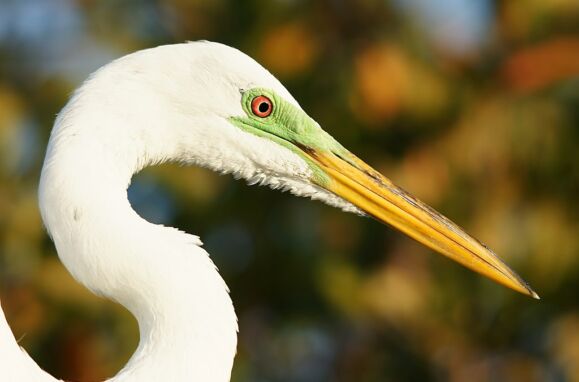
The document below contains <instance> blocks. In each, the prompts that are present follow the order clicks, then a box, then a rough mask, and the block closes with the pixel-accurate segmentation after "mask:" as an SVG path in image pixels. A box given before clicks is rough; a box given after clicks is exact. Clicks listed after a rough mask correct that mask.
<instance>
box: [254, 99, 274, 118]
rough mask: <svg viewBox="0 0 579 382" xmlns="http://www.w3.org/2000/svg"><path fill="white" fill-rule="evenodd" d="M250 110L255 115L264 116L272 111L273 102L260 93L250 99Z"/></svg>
mask: <svg viewBox="0 0 579 382" xmlns="http://www.w3.org/2000/svg"><path fill="white" fill-rule="evenodd" d="M251 111H252V112H253V114H255V115H256V116H258V117H260V118H265V117H268V116H269V115H270V114H271V112H272V111H273V104H272V103H271V100H270V99H269V98H267V97H265V96H261V95H260V96H257V97H255V98H254V99H253V100H252V101H251Z"/></svg>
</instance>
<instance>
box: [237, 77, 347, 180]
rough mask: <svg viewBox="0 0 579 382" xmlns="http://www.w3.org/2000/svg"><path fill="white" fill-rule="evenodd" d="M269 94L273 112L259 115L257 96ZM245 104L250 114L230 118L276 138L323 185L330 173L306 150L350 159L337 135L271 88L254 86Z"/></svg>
mask: <svg viewBox="0 0 579 382" xmlns="http://www.w3.org/2000/svg"><path fill="white" fill-rule="evenodd" d="M258 96H265V97H267V98H269V99H270V100H271V103H272V106H273V108H272V109H273V111H272V113H271V114H270V115H269V116H267V117H265V118H262V117H258V116H256V115H254V114H253V112H252V110H251V102H252V101H253V99H254V98H255V97H258ZM241 105H242V107H243V110H244V111H245V113H246V116H243V117H230V118H229V120H230V121H231V123H233V124H234V125H235V126H237V127H239V128H240V129H242V130H244V131H247V132H248V133H251V134H254V135H257V136H259V137H263V138H267V139H269V140H272V141H274V142H276V143H278V144H280V145H282V146H284V147H286V148H288V149H290V150H291V151H293V152H294V153H296V154H297V155H299V156H300V157H301V158H303V159H304V160H305V161H306V163H307V164H308V166H309V167H310V168H311V170H312V172H313V177H312V181H313V182H314V183H316V184H318V185H320V186H325V185H327V184H328V183H329V182H330V179H329V178H328V176H327V175H326V173H325V172H324V171H323V170H322V169H321V168H320V167H319V165H318V164H316V163H315V162H313V161H312V160H311V159H310V157H309V156H308V155H306V151H318V152H325V153H334V154H336V155H338V156H341V157H343V158H344V157H345V158H348V157H349V156H350V153H349V152H348V150H346V149H345V148H344V147H343V146H342V145H340V144H339V143H338V142H337V141H336V140H335V139H334V138H332V137H331V136H330V135H329V134H328V133H326V132H325V131H324V130H322V128H321V127H320V126H319V125H318V124H317V123H316V121H314V120H313V119H312V118H310V117H309V116H308V115H307V114H306V113H305V112H304V111H303V110H301V109H299V108H297V107H296V106H294V105H292V104H291V103H289V102H287V101H286V100H284V99H283V98H281V97H279V96H278V95H277V94H275V93H274V92H273V91H271V90H269V89H262V88H254V89H250V90H246V91H245V92H243V96H242V99H241Z"/></svg>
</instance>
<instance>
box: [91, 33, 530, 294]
mask: <svg viewBox="0 0 579 382" xmlns="http://www.w3.org/2000/svg"><path fill="white" fill-rule="evenodd" d="M121 73H122V74H121ZM105 77H106V78H108V80H107V84H108V86H107V94H106V95H105V94H101V95H100V98H101V100H100V102H101V104H102V103H103V102H104V103H107V104H109V105H118V104H123V105H131V104H132V105H133V106H132V107H127V108H125V109H124V110H122V111H119V110H118V108H109V109H108V111H103V112H106V113H108V114H111V113H113V114H114V113H116V114H117V117H121V118H122V119H123V121H125V122H126V125H127V126H137V128H136V129H133V130H131V128H127V131H128V132H129V134H130V138H131V139H132V141H133V142H135V144H134V146H135V147H139V146H140V147H142V152H141V154H140V155H139V157H140V158H146V159H145V160H141V161H140V164H139V165H138V167H144V166H145V165H148V164H150V163H151V162H162V161H165V160H178V161H182V162H186V163H188V164H196V165H200V166H204V167H207V168H210V169H213V170H216V171H220V172H223V173H231V174H233V175H234V176H236V177H238V178H244V179H246V180H247V181H248V182H249V183H251V184H255V183H258V184H264V185H269V186H271V187H272V188H281V189H284V190H289V191H290V192H292V193H293V194H296V195H298V196H306V197H311V198H313V199H319V200H322V201H323V202H325V203H327V204H330V205H333V206H336V207H339V208H342V209H344V210H346V211H350V212H355V213H358V214H361V215H368V216H371V217H374V218H375V219H376V220H378V221H380V222H382V223H385V224H387V225H389V226H392V227H394V228H396V229H398V230H400V231H402V232H403V233H405V234H406V235H408V236H410V237H412V238H413V239H415V240H417V241H418V242H420V243H422V244H424V245H426V246H427V247H429V248H431V249H432V250H434V251H435V252H437V253H440V254H442V255H444V256H447V257H449V258H450V259H452V260H454V261H456V262H458V263H460V264H462V265H464V266H466V267H468V268H470V269H472V270H474V271H476V272H479V273H481V274H483V275H485V276H487V277H489V278H490V279H492V280H495V281H496V282H498V283H501V284H503V285H505V286H507V287H510V288H512V289H514V290H516V291H519V292H521V293H524V294H527V295H530V296H533V297H536V298H537V297H538V296H537V295H536V294H535V292H533V290H532V289H531V288H530V287H529V286H528V285H527V284H526V283H525V282H524V281H523V280H522V279H521V278H520V277H519V276H517V275H516V274H515V273H514V272H513V271H512V270H511V269H510V268H509V267H508V266H507V265H505V264H504V263H503V262H502V261H501V260H500V259H499V258H498V257H497V256H496V255H495V254H494V253H493V252H492V251H491V250H490V249H489V248H487V247H486V246H485V245H483V244H482V243H480V242H479V241H477V240H476V239H474V238H472V237H471V236H469V235H468V234H467V233H465V232H464V231H463V230H462V229H461V228H460V227H458V226H457V225H455V224H454V223H452V222H451V221H450V220H448V219H447V218H445V217H443V216H442V215H441V214H439V213H438V212H436V211H435V210H434V209H432V208H431V207H429V206H427V205H426V204H424V203H422V202H420V201H419V200H417V199H416V198H414V197H413V196H411V195H409V194H408V193H407V192H406V191H404V190H402V189H401V188H400V187H397V186H396V185H394V184H393V183H392V182H391V181H390V180H389V179H387V178H386V177H384V176H383V175H382V174H380V173H379V172H378V171H376V170H374V169H373V168H372V167H371V166H369V165H368V164H366V163H364V162H363V161H362V160H361V159H359V158H358V157H357V156H355V155H354V154H352V153H351V152H350V151H348V150H347V149H346V148H344V146H342V145H341V144H340V143H338V142H337V141H336V140H335V139H334V138H332V136H331V135H329V134H328V133H327V132H326V131H325V130H323V129H322V128H321V127H320V125H319V124H318V123H317V122H316V121H314V120H313V119H312V118H311V117H310V116H309V115H308V114H307V113H306V112H305V111H304V110H303V109H302V108H301V107H300V106H299V104H298V103H297V102H296V101H295V99H294V98H293V97H292V96H291V94H290V93H289V92H288V91H287V90H286V89H285V88H284V86H283V85H282V84H281V83H280V82H279V81H278V80H277V79H276V78H275V77H274V76H273V75H271V74H270V73H269V72H268V71H267V70H266V69H264V68H263V67H262V66H261V65H259V64H258V63H257V62H256V61H254V60H253V59H251V58H250V57H249V56H247V55H245V54H243V53H241V52H240V51H238V50H236V49H234V48H230V47H228V46H225V45H221V44H216V43H210V42H195V43H187V44H180V45H171V46H164V47H158V48H154V49H150V50H145V51H141V52H138V53H136V54H133V55H129V56H126V57H125V58H122V59H120V60H117V61H116V62H115V63H113V64H111V65H109V66H107V67H105V69H104V70H103V73H98V72H97V74H96V75H95V76H94V77H93V80H94V81H95V82H98V81H100V78H105ZM91 81H92V80H91ZM89 82H90V81H89ZM113 84H114V86H113ZM114 89H116V90H114ZM81 93H82V90H81ZM93 95H95V94H94V92H93ZM97 97H98V94H97ZM103 99H104V100H103ZM129 101H130V102H129ZM137 101H138V102H137ZM143 115H144V116H145V117H143ZM137 116H138V118H139V119H138V120H135V118H137ZM115 134H118V131H115ZM139 142H140V143H142V144H139ZM143 142H144V143H143Z"/></svg>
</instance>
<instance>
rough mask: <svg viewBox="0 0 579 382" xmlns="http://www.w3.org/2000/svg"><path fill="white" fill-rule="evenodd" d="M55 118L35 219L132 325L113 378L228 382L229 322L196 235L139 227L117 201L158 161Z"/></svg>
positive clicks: (223, 296) (232, 330)
mask: <svg viewBox="0 0 579 382" xmlns="http://www.w3.org/2000/svg"><path fill="white" fill-rule="evenodd" d="M64 114H65V117H60V118H59V120H58V121H57V124H56V126H55V128H54V131H53V134H52V136H51V141H50V144H49V148H48V152H47V156H46V160H45V164H44V168H43V170H42V177H41V184H40V192H39V193H40V205H41V212H42V215H43V219H44V222H45V224H46V226H47V228H48V230H49V232H50V234H51V236H52V238H53V240H54V243H55V245H56V248H57V250H58V254H59V257H60V259H61V260H62V262H63V263H64V265H65V266H66V267H67V269H68V270H69V271H70V272H71V274H72V275H73V276H74V277H75V278H76V280H78V281H79V282H80V283H82V284H84V285H85V286H86V287H88V288H89V289H90V290H92V291H93V292H95V293H97V294H100V295H103V296H105V297H107V298H110V299H112V300H114V301H117V302H119V303H120V304H122V305H124V306H125V307H126V308H127V309H129V311H131V313H132V314H133V315H134V316H135V317H136V318H137V321H138V323H139V329H140V343H139V347H138V349H137V351H136V352H135V354H134V355H133V357H132V358H131V360H130V361H129V363H128V364H127V365H126V367H125V368H124V369H123V370H122V371H121V372H120V373H119V374H118V375H117V376H116V377H115V378H113V380H114V381H121V380H122V381H125V380H126V381H132V380H135V381H149V380H151V381H160V380H171V381H180V380H196V381H208V382H210V381H228V380H229V376H230V372H231V367H232V363H233V357H234V354H235V348H236V341H237V340H236V331H237V322H236V317H235V313H234V310H233V306H232V303H231V299H230V297H229V294H228V290H227V287H226V285H225V283H224V281H223V280H222V278H221V277H220V276H219V274H218V272H217V270H216V268H215V266H214V264H213V263H212V261H211V260H210V259H209V257H208V254H207V253H206V252H205V251H204V250H203V249H202V248H201V247H200V244H201V243H200V241H199V239H198V238H197V237H196V236H193V235H188V234H185V233H183V232H180V231H178V230H176V229H173V228H168V227H163V226H159V225H154V224H151V223H149V222H147V221H145V220H143V219H142V218H141V217H139V216H138V215H137V213H136V212H135V211H134V210H133V209H132V208H131V206H130V204H129V202H128V199H127V192H126V191H127V187H128V185H129V183H130V179H131V176H132V175H133V174H134V173H135V172H136V171H138V170H139V169H140V168H141V167H144V166H145V165H148V164H149V163H151V162H156V161H158V159H157V158H154V157H151V156H147V155H146V153H144V152H143V151H140V148H139V144H138V142H137V143H135V145H134V147H133V146H131V147H130V148H124V147H121V146H120V145H119V141H122V140H123V138H124V137H122V136H118V135H116V136H115V134H111V135H110V137H111V139H107V136H108V135H107V134H106V131H111V127H110V126H108V127H107V128H103V127H100V126H87V125H90V124H91V122H90V120H89V119H85V120H78V119H75V118H67V117H66V115H67V114H70V113H68V112H67V111H66V110H65V112H64ZM80 114H82V113H80ZM101 121H102V119H101ZM79 125H82V126H79ZM107 129H108V130H107ZM113 130H114V131H117V132H119V134H122V132H123V131H125V130H123V129H122V126H116V128H115V129H113ZM103 131H104V132H105V133H103ZM168 159H170V158H168Z"/></svg>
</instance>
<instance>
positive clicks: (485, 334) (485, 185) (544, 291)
mask: <svg viewBox="0 0 579 382" xmlns="http://www.w3.org/2000/svg"><path fill="white" fill-rule="evenodd" d="M199 39H208V40H213V41H219V42H223V43H226V44H229V45H231V46H234V47H236V48H239V49H241V50H242V51H244V52H246V53H248V54H249V55H251V56H252V57H254V58H255V59H257V60H258V61H259V62H260V63H262V64H263V65H264V66H265V67H266V68H268V69H269V70H270V71H271V72H272V73H274V74H275V75H276V76H277V77H278V78H280V79H281V81H282V82H283V83H284V84H285V85H286V86H287V88H288V89H289V90H290V92H292V94H293V95H294V96H295V98H296V99H297V100H298V101H299V102H300V104H301V105H302V107H303V108H304V109H305V110H306V111H307V112H308V113H309V114H310V115H311V116H312V117H313V118H314V119H316V120H317V121H318V122H319V123H320V124H321V125H322V126H323V127H324V128H325V129H326V130H327V131H328V132H330V134H332V135H333V136H334V137H335V138H337V139H338V140H339V141H340V142H341V143H342V144H344V145H345V146H346V147H348V148H349V149H351V150H352V151H353V152H354V153H356V154H357V155H358V156H360V157H361V158H363V159H364V160H366V161H367V162H368V163H370V164H371V165H373V166H374V167H376V168H377V169H379V170H380V171H381V172H382V173H384V174H385V175H386V176H388V177H390V178H391V179H392V180H394V181H395V182H396V183H398V184H400V185H401V186H403V187H404V188H406V189H407V190H409V191H411V192H412V193H413V194H415V195H417V196H418V197H420V198H421V199H423V200H424V201H426V202H427V203H429V204H431V205H433V206H434V207H436V208H437V209H439V210H441V211H442V212H444V213H445V214H446V215H447V216H449V217H450V218H452V220H455V221H456V222H457V223H459V224H460V225H461V226H463V227H465V228H466V230H467V231H468V232H470V233H472V234H473V235H474V236H475V237H478V238H480V239H481V240H482V241H484V242H485V243H487V244H488V245H489V246H490V247H491V248H493V249H494V250H495V251H496V252H497V253H498V254H499V255H500V256H501V257H502V258H503V259H504V260H505V261H506V262H507V263H508V264H510V265H511V266H512V267H513V268H514V269H515V270H516V271H517V272H518V273H519V274H521V276H523V278H525V279H526V280H527V281H528V282H529V283H530V284H531V285H532V286H533V287H534V288H535V290H536V291H537V292H538V293H539V294H540V295H541V297H542V300H541V301H534V300H532V299H530V298H527V297H525V296H522V295H519V294H517V293H515V292H513V291H510V290H507V289H505V288H503V287H501V286H498V285H496V284H493V283H492V282H490V281H488V280H486V279H484V278H482V277H481V276H479V275H476V274H474V273H472V272H469V271H467V270H465V269H463V268H461V267H459V266H458V265H455V264H453V263H451V262H450V261H448V260H446V259H444V258H442V257H440V256H432V254H431V251H429V250H428V249H425V248H423V247H421V246H420V245H418V244H416V243H414V242H413V241H412V240H410V239H408V238H407V237H405V236H403V235H402V234H399V233H397V232H394V231H392V230H390V229H389V228H387V227H384V226H382V225H380V224H378V223H377V222H375V221H373V220H371V219H365V218H361V217H358V216H354V215H348V214H345V213H343V212H341V211H338V210H335V209H332V208H330V207H327V206H324V205H322V204H320V203H318V202H312V201H309V200H301V199H297V198H295V197H292V196H290V195H287V194H282V193H279V192H274V191H271V190H269V189H266V188H258V187H248V186H246V185H245V184H244V183H243V182H241V181H235V180H233V179H232V178H230V177H225V176H218V175H216V174H213V173H211V172H209V171H207V170H202V169H197V168H181V167H178V166H171V165H164V166H161V167H157V168H152V169H147V170H145V171H144V172H143V173H141V174H139V175H138V176H136V177H135V179H134V183H133V185H132V186H131V188H130V190H129V194H130V199H131V201H132V203H133V205H134V207H135V208H136V209H137V211H138V212H139V213H140V214H141V215H143V216H144V217H146V218H147V219H149V220H151V221H154V222H159V223H163V224H166V225H173V226H177V227H179V228H181V229H183V230H186V231H188V232H191V233H195V234H198V235H200V236H201V238H202V239H203V241H204V242H205V246H206V248H207V249H208V251H209V253H211V254H212V258H213V260H214V261H215V263H216V264H217V265H218V267H219V269H220V271H221V274H222V275H223V277H224V279H225V280H226V282H227V283H228V285H229V286H230V288H231V294H232V298H233V301H234V303H235V306H236V311H237V314H238V317H239V323H240V334H239V346H238V355H237V357H236V362H235V366H234V369H233V377H232V380H233V381H235V382H245V381H251V382H262V381H263V382H265V381H268V382H269V381H271V382H285V381H288V382H289V381H292V382H314V381H316V382H317V381H340V382H342V381H343V382H346V381H356V382H367V381H368V382H369V381H579V207H578V202H577V195H578V194H579V2H578V1H577V0H556V1H555V0H554V1H541V0H521V1H506V0H505V1H491V0H440V1H427V0H407V1H404V0H393V1H378V0H362V1H354V0H321V1H304V0H275V1H265V0H264V1H258V0H252V1H237V0H206V1H202V0H155V1H153V0H148V1H146V0H145V1H136V0H134V1H122V2H121V1H112V0H101V1H96V0H0V297H1V300H2V307H3V309H4V311H5V312H6V315H7V319H8V321H9V323H10V325H11V326H12V328H13V331H14V333H15V336H16V338H18V339H19V340H20V343H21V345H22V346H23V347H24V348H25V349H26V350H27V351H28V352H29V353H30V354H31V356H32V357H33V358H34V359H35V360H36V361H37V362H38V363H39V364H40V365H41V366H42V367H43V368H44V369H46V370H48V371H50V372H51V373H52V374H53V375H55V376H56V377H59V378H62V379H66V380H73V381H98V380H103V379H105V378H108V377H111V376H112V375H114V374H115V373H116V372H117V371H118V370H119V369H120V368H121V366H122V365H124V363H125V362H126V361H127V360H128V358H129V357H130V355H131V353H132V352H133V351H134V349H135V348H136V344H137V341H138V332H137V327H136V323H135V321H134V319H133V318H132V317H131V316H130V315H129V314H128V313H127V312H126V311H125V310H124V309H123V308H121V307H119V306H117V305H115V304H113V303H111V302H108V301H105V300H103V299H100V298H97V297H95V296H93V295H92V294H90V293H89V292H88V291H87V290H85V289H84V288H83V287H81V286H80V285H78V284H77V283H76V282H75V281H74V280H73V279H72V278H71V277H70V276H69V275H68V273H67V272H66V270H65V269H64V268H63V267H62V265H61V264H60V262H59V260H58V257H57V255H56V253H55V250H54V247H53V245H52V243H51V241H50V240H49V238H48V237H47V235H46V233H45V231H44V230H43V228H42V223H41V220H40V216H39V212H38V207H37V199H36V194H37V183H38V177H39V171H40V168H41V164H42V159H43V155H44V150H45V146H46V142H47V140H48V135H49V132H50V129H51V126H52V123H53V121H54V117H55V115H56V113H58V111H59V110H60V109H61V108H62V106H63V105H64V104H65V103H66V101H67V99H68V97H69V95H70V94H71V92H72V91H73V90H74V88H75V87H77V86H78V85H79V84H80V83H81V82H82V81H83V80H84V79H85V78H86V77H87V76H88V75H89V74H90V73H91V72H92V71H94V70H95V69H97V68H98V67H100V66H101V65H103V64H105V63H107V62H108V61H110V60H112V59H114V58H116V57H119V56H122V55H124V54H126V53H129V52H132V51H135V50H138V49H143V48H147V47H152V46H156V45H159V44H167V43H176V42H183V41H187V40H199ZM193 361H194V360H192V362H193Z"/></svg>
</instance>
